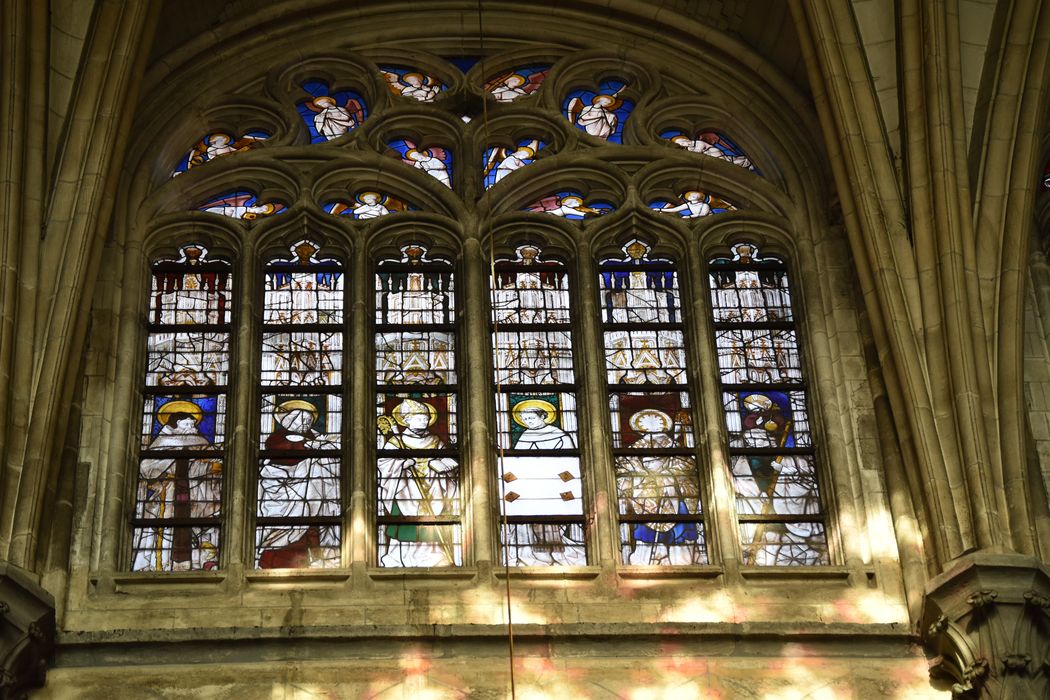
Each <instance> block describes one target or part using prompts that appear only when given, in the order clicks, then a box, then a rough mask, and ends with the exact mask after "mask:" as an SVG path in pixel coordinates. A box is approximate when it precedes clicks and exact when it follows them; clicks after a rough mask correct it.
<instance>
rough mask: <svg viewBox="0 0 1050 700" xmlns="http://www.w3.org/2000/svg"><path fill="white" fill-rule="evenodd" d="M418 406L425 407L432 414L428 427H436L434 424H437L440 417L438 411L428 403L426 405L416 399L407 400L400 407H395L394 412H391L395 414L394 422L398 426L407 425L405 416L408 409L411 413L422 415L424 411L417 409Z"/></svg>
mask: <svg viewBox="0 0 1050 700" xmlns="http://www.w3.org/2000/svg"><path fill="white" fill-rule="evenodd" d="M416 406H424V407H426V409H427V412H428V413H429V414H430V420H428V421H427V425H428V426H430V425H434V423H436V422H437V418H438V416H437V409H436V408H434V407H433V406H431V405H430V404H428V403H426V402H424V401H416V400H415V399H405V400H404V401H402V402H401V403H399V404H398V405H396V406H394V410H393V411H391V413H393V415H394V420H396V421H397V424H398V425H402V426H404V425H407V423H405V416H404V414H405V409H406V408H408V409H409V411H408V412H409V413H422V411H420V410H419V409H417V408H416Z"/></svg>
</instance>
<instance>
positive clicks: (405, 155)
mask: <svg viewBox="0 0 1050 700" xmlns="http://www.w3.org/2000/svg"><path fill="white" fill-rule="evenodd" d="M390 147H391V149H392V150H391V151H390V152H389V155H392V156H394V157H397V158H400V159H401V162H403V163H404V164H405V165H410V166H412V167H413V168H416V169H417V170H421V171H423V172H424V173H426V174H427V175H430V176H431V177H433V178H434V179H436V180H437V181H438V182H440V183H441V184H442V185H444V186H445V187H448V188H451V187H452V154H451V153H450V152H449V151H448V149H445V148H441V147H439V146H428V147H426V148H423V147H421V146H418V145H417V144H416V143H415V142H414V141H410V140H408V139H400V140H398V141H392V142H391V143H390Z"/></svg>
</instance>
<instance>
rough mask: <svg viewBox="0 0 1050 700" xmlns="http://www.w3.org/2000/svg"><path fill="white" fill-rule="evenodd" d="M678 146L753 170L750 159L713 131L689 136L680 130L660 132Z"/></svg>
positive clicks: (734, 145)
mask: <svg viewBox="0 0 1050 700" xmlns="http://www.w3.org/2000/svg"><path fill="white" fill-rule="evenodd" d="M661 136H663V138H666V139H667V140H669V141H670V142H671V143H673V144H674V145H676V146H678V147H679V148H684V149H685V150H687V151H689V152H691V153H701V154H703V155H705V156H711V157H712V158H718V159H720V160H727V161H729V162H730V163H732V164H733V165H739V166H740V167H742V168H747V169H748V170H754V169H755V166H754V165H753V164H752V163H751V159H750V158H748V157H747V156H746V155H744V152H743V151H741V150H740V148H739V147H738V146H737V145H736V144H734V143H733V142H732V141H730V140H729V139H727V138H726V137H724V136H721V135H719V134H717V133H715V132H713V131H704V132H701V133H699V134H697V135H696V138H695V139H694V138H690V137H688V136H686V135H685V134H683V133H682V132H681V131H666V132H664V133H663V134H661Z"/></svg>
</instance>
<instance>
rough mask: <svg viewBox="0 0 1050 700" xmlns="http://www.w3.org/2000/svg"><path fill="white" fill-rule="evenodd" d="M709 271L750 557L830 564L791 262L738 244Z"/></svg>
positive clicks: (768, 562)
mask: <svg viewBox="0 0 1050 700" xmlns="http://www.w3.org/2000/svg"><path fill="white" fill-rule="evenodd" d="M709 279H710V287H711V306H712V309H713V311H714V329H715V344H716V347H717V349H718V364H719V370H720V373H721V379H722V399H723V400H722V403H723V405H724V407H725V408H724V412H725V420H726V428H727V430H728V436H729V452H730V460H731V464H732V472H733V483H734V486H735V487H736V504H737V515H738V519H739V523H740V538H741V545H742V549H743V558H744V563H745V564H752V565H757V566H804V565H814V564H827V563H829V554H828V543H827V536H826V532H825V517H824V512H823V509H822V507H821V497H820V489H819V487H818V483H817V482H818V479H817V466H816V459H815V457H814V454H813V451H814V445H813V435H812V432H811V429H810V420H809V412H808V408H807V392H806V388H805V383H804V381H803V372H802V363H801V360H800V353H799V345H798V337H797V329H796V325H795V316H794V312H793V310H792V303H791V287H790V285H789V284H788V272H787V267H786V265H785V264H784V262H783V261H782V260H780V259H778V258H775V257H772V256H760V255H759V251H758V249H757V248H756V247H755V246H753V245H751V244H749V243H739V244H737V245H735V246H733V255H732V257H726V258H716V259H714V260H712V261H711V266H710V273H709Z"/></svg>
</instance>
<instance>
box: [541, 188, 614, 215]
mask: <svg viewBox="0 0 1050 700" xmlns="http://www.w3.org/2000/svg"><path fill="white" fill-rule="evenodd" d="M526 210H527V211H534V212H542V213H545V214H551V215H553V216H560V217H562V218H565V219H573V220H579V219H584V218H587V217H588V216H601V215H602V214H604V213H605V212H606V211H608V207H607V206H606V207H601V208H599V207H588V206H584V204H583V197H581V196H580V195H577V194H570V193H559V194H556V195H551V196H550V197H544V198H543V199H541V200H539V201H537V202H534V203H533V204H530V205H529V206H528V207H526Z"/></svg>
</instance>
